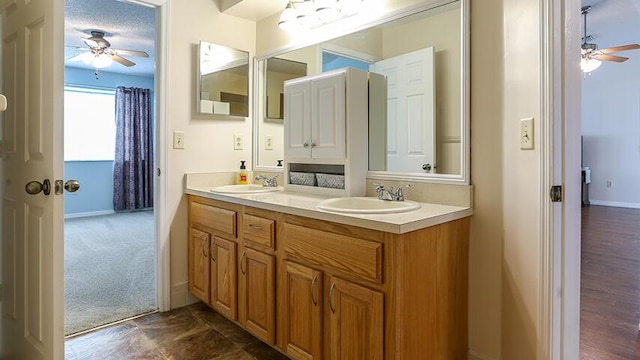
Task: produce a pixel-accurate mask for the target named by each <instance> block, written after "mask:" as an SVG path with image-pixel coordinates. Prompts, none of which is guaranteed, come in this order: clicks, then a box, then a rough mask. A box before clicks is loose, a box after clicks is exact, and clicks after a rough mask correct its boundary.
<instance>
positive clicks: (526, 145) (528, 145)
mask: <svg viewBox="0 0 640 360" xmlns="http://www.w3.org/2000/svg"><path fill="white" fill-rule="evenodd" d="M520 149H521V150H531V149H533V118H526V119H520Z"/></svg>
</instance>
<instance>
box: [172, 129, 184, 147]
mask: <svg viewBox="0 0 640 360" xmlns="http://www.w3.org/2000/svg"><path fill="white" fill-rule="evenodd" d="M173 148H174V149H184V131H174V132H173Z"/></svg>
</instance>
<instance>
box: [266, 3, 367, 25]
mask: <svg viewBox="0 0 640 360" xmlns="http://www.w3.org/2000/svg"><path fill="white" fill-rule="evenodd" d="M364 4H365V0H289V2H288V3H287V6H286V7H285V8H284V10H283V11H282V14H280V20H279V21H278V27H280V29H282V30H284V31H287V32H296V31H301V30H309V29H314V28H316V27H319V26H322V25H324V24H328V23H331V22H334V21H337V20H340V19H344V18H346V17H349V16H352V15H356V14H358V13H359V12H360V11H361V10H362V8H363V7H364Z"/></svg>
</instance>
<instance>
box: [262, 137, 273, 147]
mask: <svg viewBox="0 0 640 360" xmlns="http://www.w3.org/2000/svg"><path fill="white" fill-rule="evenodd" d="M264 149H265V150H273V136H271V135H266V136H265V137H264Z"/></svg>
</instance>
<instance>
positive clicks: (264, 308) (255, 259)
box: [240, 249, 276, 344]
mask: <svg viewBox="0 0 640 360" xmlns="http://www.w3.org/2000/svg"><path fill="white" fill-rule="evenodd" d="M244 251H245V252H244V255H243V261H242V263H241V264H240V266H241V267H240V271H241V272H242V279H243V281H242V286H244V296H243V306H244V309H243V310H244V312H243V314H244V317H245V318H244V319H243V320H244V321H243V322H244V326H245V328H246V329H247V330H249V332H251V333H252V334H254V335H255V336H256V337H258V338H259V339H261V340H263V341H265V342H267V343H269V344H274V343H275V339H276V327H275V324H276V321H275V312H276V301H275V286H276V275H275V257H274V256H273V255H268V254H263V253H261V252H258V251H255V250H251V249H245V250H244Z"/></svg>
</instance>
